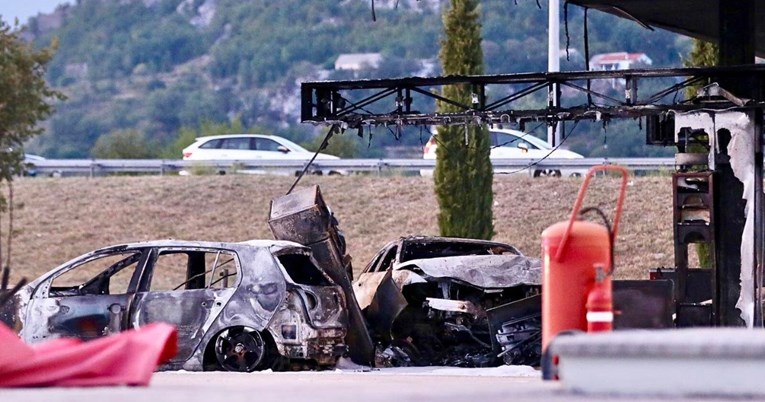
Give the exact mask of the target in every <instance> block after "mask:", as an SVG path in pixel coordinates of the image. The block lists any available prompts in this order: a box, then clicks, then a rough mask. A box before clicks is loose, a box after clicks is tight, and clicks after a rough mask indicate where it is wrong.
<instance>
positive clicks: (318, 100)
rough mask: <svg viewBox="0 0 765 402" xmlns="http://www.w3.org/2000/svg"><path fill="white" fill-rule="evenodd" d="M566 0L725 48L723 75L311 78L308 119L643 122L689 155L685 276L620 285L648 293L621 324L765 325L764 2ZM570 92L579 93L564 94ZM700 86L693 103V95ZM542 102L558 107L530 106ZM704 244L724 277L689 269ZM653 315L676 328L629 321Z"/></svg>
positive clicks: (334, 123) (681, 178) (677, 197)
mask: <svg viewBox="0 0 765 402" xmlns="http://www.w3.org/2000/svg"><path fill="white" fill-rule="evenodd" d="M567 3H568V4H571V5H575V6H581V7H585V8H588V9H595V10H599V11H603V12H606V13H610V14H613V15H616V16H619V17H622V18H628V19H630V20H633V21H635V22H636V23H639V24H641V25H642V26H644V27H646V28H648V29H653V28H654V27H656V28H662V29H667V30H670V31H674V32H678V33H681V34H684V35H689V36H692V37H695V38H700V39H704V40H709V41H713V42H715V43H717V44H718V45H719V61H720V62H719V66H718V67H708V68H676V69H646V70H622V71H577V72H540V73H521V74H501V75H482V76H444V77H427V78H426V77H409V78H398V79H376V80H355V81H323V82H305V83H303V84H302V88H301V91H302V93H301V98H302V99H301V116H302V121H303V122H307V123H313V124H319V125H327V126H330V133H332V132H340V131H345V130H357V131H358V134H359V135H364V132H365V131H368V130H369V129H370V128H371V127H376V126H381V125H384V126H394V127H401V126H420V127H422V126H430V125H473V124H486V125H501V126H504V125H508V126H513V127H518V128H519V129H521V130H523V129H524V127H525V126H526V124H527V123H531V122H544V123H546V124H547V125H549V126H552V127H554V126H556V125H558V124H560V123H561V122H564V121H574V122H577V121H581V120H589V121H603V122H607V121H609V120H612V119H621V118H627V119H641V123H642V122H644V124H643V126H644V127H645V132H646V142H647V143H648V144H655V145H664V146H667V145H674V146H676V147H677V152H676V157H675V160H676V170H677V171H676V172H675V173H674V174H673V180H672V186H673V194H674V197H673V205H671V206H668V207H671V208H672V210H673V214H672V216H673V222H674V223H673V227H674V243H675V244H674V246H675V267H674V269H670V270H665V271H660V272H654V274H653V275H652V276H653V279H657V280H656V281H624V282H625V283H622V284H618V283H616V282H618V281H616V282H615V284H614V286H615V287H614V292H615V294H614V298H615V301H614V302H615V303H619V293H618V292H619V291H620V290H631V291H634V290H637V291H639V292H642V294H643V295H644V297H642V298H640V299H641V300H642V301H640V302H636V304H634V305H628V306H627V305H625V306H622V311H623V317H621V319H617V320H616V321H615V322H614V324H615V326H616V327H617V328H619V327H622V328H646V327H648V328H651V327H653V328H655V327H666V326H670V325H671V326H730V327H737V326H748V327H763V314H762V296H761V288H762V278H763V270H762V267H763V262H764V261H763V248H764V246H765V237H764V236H763V233H764V232H765V230H764V229H765V228H764V227H763V224H764V222H763V212H764V211H763V197H762V194H763V187H762V183H763V177H762V171H763V153H762V149H763V144H762V133H763V110H765V65H756V64H754V60H755V55H765V40H762V39H765V25H763V24H759V25H758V22H759V21H763V20H764V19H763V17H765V0H741V1H725V0H568V1H567ZM568 4H566V5H568ZM585 15H586V14H585ZM614 80H617V81H618V82H620V83H621V84H622V86H623V88H624V93H623V96H615V95H614V94H613V92H608V91H606V90H602V89H601V88H604V86H603V85H596V84H597V83H598V82H602V81H609V82H613V81H614ZM445 85H464V86H468V87H469V88H471V89H472V94H473V95H472V99H471V100H470V102H468V103H466V102H464V101H462V100H459V99H448V98H446V97H444V96H443V95H441V93H442V92H441V91H440V89H441V88H442V87H443V86H445ZM562 88H565V89H566V91H567V93H568V94H569V96H565V97H564V96H561V93H562V92H561V89H562ZM689 88H694V91H695V93H694V94H693V95H686V94H688V93H690V92H691V90H689ZM697 88H701V89H698V90H695V89H697ZM571 93H575V94H578V97H577V96H570V94H571ZM585 97H586V102H585V103H584V104H583V103H582V99H583V98H585ZM539 98H544V99H546V102H544V103H546V104H540V102H536V103H535V102H534V101H530V99H537V100H538V99H539ZM435 100H437V101H440V102H445V103H449V104H451V105H453V106H456V107H458V108H459V110H460V111H458V112H455V113H427V112H421V110H431V108H432V104H433V102H434V101H435ZM529 105H536V106H529ZM693 243H704V244H706V245H708V247H709V249H710V250H711V253H712V254H711V255H712V257H713V258H712V263H711V267H708V268H711V269H700V268H698V267H689V266H688V264H689V258H688V248H689V245H690V244H693ZM649 268H651V267H646V269H647V270H648V269H649ZM705 268H707V267H705ZM662 281H664V282H663V283H664V284H663V285H660V283H662ZM627 282H634V283H627ZM646 282H654V284H646ZM667 283H669V285H668V286H667ZM625 303H626V302H625ZM656 306H660V307H656ZM661 306H665V307H661ZM650 308H655V311H657V314H661V315H663V316H666V317H668V319H666V320H652V321H650V322H648V321H645V320H642V319H641V318H640V317H638V316H631V315H630V314H628V313H627V312H628V311H629V310H630V309H635V310H646V309H650Z"/></svg>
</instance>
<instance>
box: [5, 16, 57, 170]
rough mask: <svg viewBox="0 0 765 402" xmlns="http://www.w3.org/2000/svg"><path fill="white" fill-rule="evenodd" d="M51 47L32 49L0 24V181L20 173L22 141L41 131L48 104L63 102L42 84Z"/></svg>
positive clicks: (9, 29) (54, 92)
mask: <svg viewBox="0 0 765 402" xmlns="http://www.w3.org/2000/svg"><path fill="white" fill-rule="evenodd" d="M55 48H56V44H55V42H54V43H52V44H51V46H50V47H47V48H43V49H40V50H35V49H34V48H33V47H32V46H31V45H29V44H27V43H25V42H24V41H22V40H21V38H20V37H19V34H18V30H13V29H12V28H11V27H10V26H9V25H6V24H5V22H3V21H0V149H2V150H5V152H2V153H0V182H1V181H3V180H5V181H11V180H13V176H14V174H15V173H16V172H19V171H20V169H21V162H22V161H23V159H24V152H23V144H24V142H25V141H27V140H29V139H31V138H32V137H34V136H36V135H37V134H39V133H40V132H41V131H42V129H41V128H40V127H39V125H38V124H39V122H40V121H42V120H44V119H45V118H47V117H48V116H49V115H50V114H51V113H52V112H53V109H52V106H51V105H50V104H49V103H48V102H50V101H53V100H56V99H64V96H63V94H61V93H60V92H57V91H54V90H51V89H50V88H49V87H48V85H47V83H46V82H45V71H46V65H47V64H48V63H49V62H50V60H51V58H52V57H53V53H54V51H55ZM8 151H10V152H8Z"/></svg>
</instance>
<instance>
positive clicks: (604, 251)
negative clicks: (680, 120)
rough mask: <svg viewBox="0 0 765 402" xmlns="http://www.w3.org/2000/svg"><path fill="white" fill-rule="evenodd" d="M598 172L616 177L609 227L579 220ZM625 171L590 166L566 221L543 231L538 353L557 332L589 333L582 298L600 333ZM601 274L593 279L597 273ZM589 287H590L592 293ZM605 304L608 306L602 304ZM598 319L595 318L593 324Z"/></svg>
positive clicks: (608, 294)
mask: <svg viewBox="0 0 765 402" xmlns="http://www.w3.org/2000/svg"><path fill="white" fill-rule="evenodd" d="M599 171H614V172H618V173H621V175H622V182H621V190H620V193H619V197H618V199H617V202H616V210H615V213H614V220H613V226H612V228H611V230H610V231H609V228H607V227H606V226H603V225H599V224H597V223H594V222H588V221H582V220H578V219H577V217H578V216H579V212H580V209H581V206H582V201H583V199H584V195H585V193H586V190H587V187H588V185H589V183H590V180H591V179H592V177H593V175H594V174H595V173H596V172H599ZM627 175H628V172H627V169H625V168H624V167H621V166H614V165H606V166H595V167H593V168H591V169H590V170H589V171H588V172H587V175H586V176H585V179H584V182H583V183H582V186H581V188H580V189H579V195H578V196H577V199H576V202H575V203H574V208H573V211H572V212H571V217H570V218H569V219H568V220H567V221H562V222H558V223H556V224H554V225H552V226H550V227H548V228H547V229H545V231H544V232H542V256H543V273H542V351H543V352H544V351H546V350H547V346H548V344H549V343H550V341H551V340H552V339H553V337H555V335H557V334H558V333H560V332H562V331H570V330H580V331H586V330H587V329H588V321H587V311H586V308H587V307H586V306H587V299H588V297H590V296H592V304H591V306H592V308H593V310H592V312H593V313H594V314H592V315H591V318H593V324H595V325H594V329H600V330H602V329H604V328H605V323H604V322H600V321H599V320H603V319H604V318H607V317H606V315H607V314H600V313H607V311H605V309H604V306H605V307H607V306H608V304H610V299H611V264H612V261H611V247H612V241H613V239H615V238H616V233H617V230H618V228H619V219H620V217H621V211H622V205H623V203H624V193H625V190H626V187H627ZM596 265H598V266H601V267H602V268H601V269H602V271H603V274H602V277H601V278H600V279H601V280H600V281H596V269H594V267H595V266H596ZM593 287H594V289H593ZM604 300H607V301H608V303H604ZM596 319H597V320H596Z"/></svg>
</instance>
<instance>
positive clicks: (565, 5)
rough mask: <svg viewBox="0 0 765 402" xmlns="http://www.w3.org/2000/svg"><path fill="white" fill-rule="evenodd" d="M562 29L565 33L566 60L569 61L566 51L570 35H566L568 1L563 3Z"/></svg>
mask: <svg viewBox="0 0 765 402" xmlns="http://www.w3.org/2000/svg"><path fill="white" fill-rule="evenodd" d="M563 31H564V32H565V33H566V61H571V59H570V58H569V53H568V48H569V44H570V43H571V37H570V36H569V35H568V1H567V2H565V3H564V4H563Z"/></svg>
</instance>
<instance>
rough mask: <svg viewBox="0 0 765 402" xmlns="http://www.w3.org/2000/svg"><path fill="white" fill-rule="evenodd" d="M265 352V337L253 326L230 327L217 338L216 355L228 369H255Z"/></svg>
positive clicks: (248, 370)
mask: <svg viewBox="0 0 765 402" xmlns="http://www.w3.org/2000/svg"><path fill="white" fill-rule="evenodd" d="M265 352H266V344H265V342H264V341H263V337H262V336H261V335H260V333H259V332H258V331H256V330H254V329H252V328H247V327H236V328H229V329H227V330H225V331H223V332H221V333H220V334H218V337H217V339H216V340H215V357H216V358H217V359H218V363H219V364H220V366H221V368H223V369H224V370H227V371H243V372H250V371H254V370H256V369H257V368H258V366H259V365H260V363H261V362H262V361H263V357H264V355H265Z"/></svg>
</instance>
